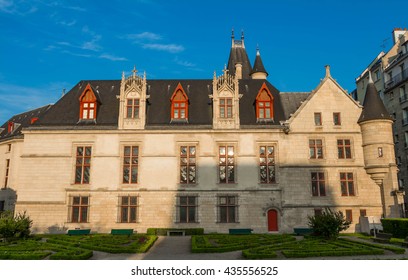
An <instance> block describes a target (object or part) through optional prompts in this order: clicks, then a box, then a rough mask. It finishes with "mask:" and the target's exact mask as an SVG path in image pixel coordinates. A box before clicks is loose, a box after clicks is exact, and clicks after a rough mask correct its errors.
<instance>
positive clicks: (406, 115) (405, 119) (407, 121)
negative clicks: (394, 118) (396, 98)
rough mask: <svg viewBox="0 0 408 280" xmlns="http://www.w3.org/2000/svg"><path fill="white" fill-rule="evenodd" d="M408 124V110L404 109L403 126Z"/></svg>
mask: <svg viewBox="0 0 408 280" xmlns="http://www.w3.org/2000/svg"><path fill="white" fill-rule="evenodd" d="M406 124H408V108H404V109H402V125H406Z"/></svg>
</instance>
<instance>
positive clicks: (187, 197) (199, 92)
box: [0, 35, 402, 233]
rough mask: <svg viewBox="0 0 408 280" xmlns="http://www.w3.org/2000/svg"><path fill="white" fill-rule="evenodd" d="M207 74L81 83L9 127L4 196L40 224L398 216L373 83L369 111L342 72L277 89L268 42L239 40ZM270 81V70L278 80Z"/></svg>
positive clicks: (220, 223)
mask: <svg viewBox="0 0 408 280" xmlns="http://www.w3.org/2000/svg"><path fill="white" fill-rule="evenodd" d="M231 43H232V45H231V50H230V56H229V59H228V65H227V66H226V67H225V68H224V69H223V71H222V73H221V74H218V75H217V74H216V73H214V75H213V76H212V77H211V78H210V79H203V80H197V79H176V80H167V79H166V80H150V79H147V74H143V75H139V74H138V73H137V70H136V69H134V70H133V72H132V74H131V75H130V76H125V75H122V78H121V79H119V80H92V81H80V82H78V84H76V85H75V86H74V87H73V88H72V89H71V90H70V91H69V92H68V93H67V94H65V95H64V96H63V97H62V98H61V99H60V100H59V101H58V102H56V103H55V104H54V105H52V106H46V107H43V108H40V109H38V110H34V111H32V112H27V113H23V114H22V115H18V116H14V117H12V118H10V120H9V121H8V122H6V123H5V124H4V125H3V126H2V132H1V134H0V180H1V184H2V189H1V191H0V200H1V201H2V203H3V205H4V206H3V210H4V209H14V210H15V211H17V212H20V211H27V213H28V215H29V216H30V217H31V218H32V219H33V221H34V224H33V230H34V232H65V231H66V229H71V228H91V229H92V231H94V232H109V231H110V229H112V228H132V229H134V230H136V231H138V232H145V231H146V230H147V228H151V227H155V228H180V229H181V228H204V229H205V232H220V233H222V232H228V229H230V228H252V229H254V231H255V232H257V233H264V232H281V233H284V232H292V231H293V228H294V227H299V226H307V217H308V216H311V215H317V214H319V213H320V212H321V211H322V210H323V209H324V208H326V207H330V208H332V209H334V210H340V211H342V212H343V213H344V214H345V216H346V218H347V219H348V220H350V221H352V226H351V228H350V229H349V230H350V231H355V230H357V231H358V230H359V224H358V223H359V217H360V216H373V217H381V216H386V217H400V216H401V203H402V196H401V194H400V193H399V192H398V180H397V165H396V163H395V156H394V143H393V133H392V123H393V121H392V119H391V117H390V116H389V114H388V113H387V111H386V109H385V107H384V104H383V103H382V101H381V99H380V98H379V97H378V93H377V90H376V89H375V86H374V84H373V82H372V81H370V82H369V84H368V87H367V89H366V98H365V101H364V104H363V105H364V106H362V105H360V104H359V103H358V102H356V101H355V100H354V99H353V98H351V97H350V95H348V94H347V93H346V92H345V91H344V90H343V89H342V88H341V86H340V85H339V84H338V83H337V82H336V81H335V79H333V78H332V77H331V74H330V68H329V66H326V72H325V75H324V78H323V79H322V80H321V81H320V83H319V84H317V86H316V88H315V89H314V90H313V91H311V92H280V91H279V90H278V89H276V88H275V87H274V86H273V85H272V84H271V83H270V82H269V80H267V77H268V73H267V71H266V69H265V67H264V64H263V62H262V59H261V55H260V53H259V51H257V53H256V56H255V60H254V63H253V64H251V62H250V61H249V58H248V55H247V52H246V49H245V44H244V37H243V36H242V37H241V39H240V40H236V39H235V37H234V35H233V36H232V40H231ZM271 79H272V80H273V77H271Z"/></svg>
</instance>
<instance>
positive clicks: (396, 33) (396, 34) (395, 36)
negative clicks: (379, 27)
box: [392, 28, 407, 45]
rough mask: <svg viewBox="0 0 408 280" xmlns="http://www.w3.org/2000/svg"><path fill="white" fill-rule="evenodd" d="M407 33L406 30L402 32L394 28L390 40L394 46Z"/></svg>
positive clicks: (400, 29)
mask: <svg viewBox="0 0 408 280" xmlns="http://www.w3.org/2000/svg"><path fill="white" fill-rule="evenodd" d="M405 32H407V29H406V28H405V29H404V30H403V29H402V28H394V30H393V31H392V39H393V40H394V45H395V44H396V43H397V42H398V40H399V38H400V37H401V36H403V35H404V33H405Z"/></svg>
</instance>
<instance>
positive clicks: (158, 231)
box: [146, 228, 204, 235]
mask: <svg viewBox="0 0 408 280" xmlns="http://www.w3.org/2000/svg"><path fill="white" fill-rule="evenodd" d="M168 230H184V232H185V234H186V235H202V234H204V229H203V228H181V229H180V228H148V229H147V231H146V234H150V235H167V231H168Z"/></svg>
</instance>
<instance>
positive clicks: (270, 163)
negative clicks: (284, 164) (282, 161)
mask: <svg viewBox="0 0 408 280" xmlns="http://www.w3.org/2000/svg"><path fill="white" fill-rule="evenodd" d="M259 175H260V182H261V183H263V184H269V183H275V181H276V177H275V147H274V146H261V147H259Z"/></svg>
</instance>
